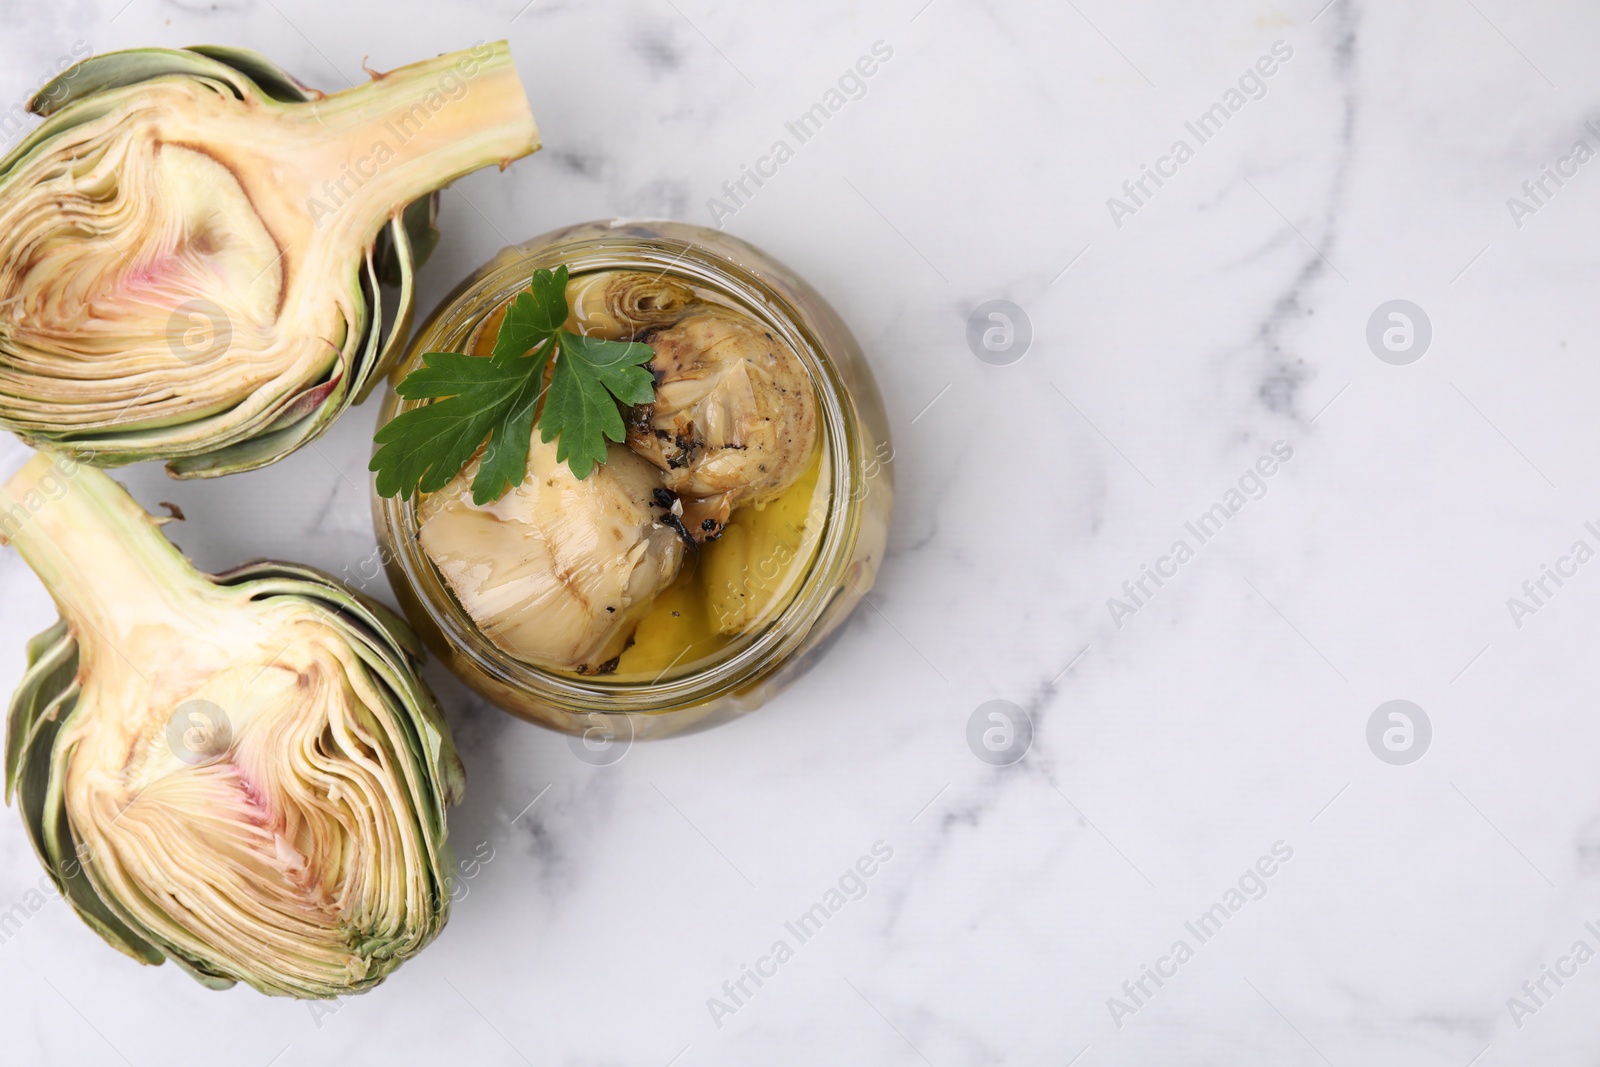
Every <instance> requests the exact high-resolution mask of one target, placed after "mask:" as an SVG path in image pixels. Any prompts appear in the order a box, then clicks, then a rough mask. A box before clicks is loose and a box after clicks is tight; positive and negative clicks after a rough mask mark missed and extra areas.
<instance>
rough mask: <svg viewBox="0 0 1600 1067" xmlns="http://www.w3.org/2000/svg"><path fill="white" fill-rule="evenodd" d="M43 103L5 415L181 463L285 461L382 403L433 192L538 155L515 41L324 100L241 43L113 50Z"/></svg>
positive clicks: (61, 446)
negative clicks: (346, 416) (373, 397)
mask: <svg viewBox="0 0 1600 1067" xmlns="http://www.w3.org/2000/svg"><path fill="white" fill-rule="evenodd" d="M29 107H30V109H31V110H33V111H34V112H35V113H37V114H39V115H42V116H43V117H44V122H43V123H42V124H41V125H40V126H39V127H38V128H37V129H35V130H34V131H33V132H32V133H31V134H30V135H29V136H28V137H26V138H25V139H24V140H23V141H22V142H21V143H20V144H18V145H17V147H16V148H15V149H14V150H13V151H12V152H11V153H10V154H9V155H8V156H6V158H5V159H4V160H0V427H4V428H6V429H10V430H12V431H14V432H16V433H17V434H19V435H20V436H22V437H23V438H25V439H27V440H29V441H30V443H33V444H36V445H40V446H48V447H51V448H53V449H55V450H57V451H65V452H68V453H71V454H73V455H75V456H77V457H79V458H82V459H85V460H88V461H90V462H93V463H95V464H97V465H101V466H116V465H120V464H125V463H132V462H135V461H139V460H145V459H161V460H166V461H167V462H168V470H169V471H170V472H171V473H172V474H173V475H174V476H176V477H212V476H217V475H223V474H228V473H232V472H234V471H241V470H249V469H252V468H255V467H260V466H264V465H266V464H268V463H272V462H274V461H275V460H277V459H280V458H282V457H283V456H285V455H287V454H288V453H289V452H292V451H293V450H294V449H296V448H298V447H300V446H301V445H304V444H305V443H306V442H308V441H310V440H312V439H314V438H315V437H317V436H318V435H320V434H321V433H322V432H324V431H325V430H326V429H327V427H328V426H329V424H331V422H332V421H333V419H335V418H336V417H337V416H338V415H339V414H340V413H342V412H343V411H344V410H345V409H346V408H348V407H349V406H350V405H351V404H353V403H358V402H359V401H360V400H362V399H364V398H365V396H366V394H367V393H368V392H369V391H370V390H371V389H372V387H373V386H374V385H375V384H376V383H377V381H378V380H379V379H380V378H381V377H382V375H383V374H384V373H386V371H387V369H388V367H389V366H390V365H391V364H392V363H393V362H394V360H395V359H397V358H398V356H399V349H400V345H401V344H403V342H404V340H405V338H406V336H407V334H408V333H409V332H410V326H411V317H412V303H413V288H414V287H413V278H414V271H415V269H416V267H417V266H419V265H420V263H421V262H422V260H423V259H424V258H425V257H426V256H427V254H428V252H429V251H430V250H431V249H432V247H433V244H434V242H435V241H437V239H438V232H437V230H436V229H435V228H434V216H435V214H436V207H437V204H436V197H437V190H439V189H441V188H442V187H443V186H445V185H447V184H449V183H450V182H451V181H453V180H455V179H456V178H459V177H461V176H462V175H465V174H467V173H470V172H471V171H474V170H477V169H479V168H481V167H484V166H487V165H490V164H500V165H502V166H504V165H505V164H506V163H509V162H510V161H511V160H513V159H516V158H519V157H521V156H524V155H527V154H528V153H530V152H532V151H534V150H536V149H537V148H538V147H539V140H538V131H537V129H536V128H535V125H534V121H533V116H532V115H531V114H530V113H529V110H528V103H527V98H526V96H525V94H524V92H523V89H522V85H521V83H520V82H519V81H518V78H517V73H516V68H515V66H514V65H513V64H512V60H511V54H510V51H509V49H508V47H507V46H506V44H505V42H499V43H496V44H488V45H478V46H475V47H473V48H471V49H467V50H464V51H461V52H456V53H452V54H449V55H444V56H440V57H438V58H435V59H430V60H427V61H424V62H421V63H416V64H412V65H410V66H407V67H402V68H400V69H398V70H394V71H390V72H388V73H386V74H380V75H374V77H373V80H372V81H370V82H368V83H366V84H363V85H360V86H358V87H356V88H352V89H349V90H347V91H344V92H339V93H334V94H332V95H326V96H325V95H324V94H322V93H320V92H317V91H316V90H313V89H308V88H306V87H305V86H302V85H300V84H299V83H298V82H296V81H295V80H294V79H293V78H292V77H290V76H289V75H287V74H285V73H284V72H283V71H281V70H279V69H278V68H276V67H274V66H273V65H272V64H271V63H270V62H268V61H267V60H266V59H265V58H263V57H262V56H259V55H257V54H255V53H253V52H249V51H245V50H242V49H229V48H215V47H199V48H192V49H179V50H172V49H137V50H132V51H124V52H112V53H108V54H105V55H101V56H95V57H92V58H90V59H87V60H84V61H83V62H82V63H79V64H78V65H76V66H74V67H72V68H71V69H69V70H67V71H65V72H64V73H63V74H61V75H60V76H59V77H58V78H57V79H56V80H55V81H53V82H51V83H50V84H48V85H46V86H44V87H43V88H42V89H41V90H40V91H39V94H38V95H37V96H36V97H35V98H34V99H33V100H32V101H31V102H30V104H29ZM380 283H383V284H387V285H392V286H397V287H398V294H397V296H396V297H395V299H394V302H393V303H392V305H390V306H387V307H386V306H385V305H384V303H383V296H384V293H383V290H382V288H381V285H380Z"/></svg>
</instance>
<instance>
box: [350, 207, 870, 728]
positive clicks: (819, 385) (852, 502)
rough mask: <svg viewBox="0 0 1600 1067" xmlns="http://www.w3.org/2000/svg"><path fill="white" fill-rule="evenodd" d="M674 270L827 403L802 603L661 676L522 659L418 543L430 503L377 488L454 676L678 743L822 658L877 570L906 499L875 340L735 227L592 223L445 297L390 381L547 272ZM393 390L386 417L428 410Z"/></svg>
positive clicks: (541, 712) (556, 714)
mask: <svg viewBox="0 0 1600 1067" xmlns="http://www.w3.org/2000/svg"><path fill="white" fill-rule="evenodd" d="M561 264H565V265H566V266H567V268H568V270H569V271H570V272H571V275H572V276H573V277H574V278H577V277H579V276H580V275H582V274H584V273H586V272H590V271H599V270H637V271H649V272H651V273H657V272H662V273H665V274H667V275H668V276H672V277H674V278H675V279H676V280H678V281H681V282H683V283H685V284H687V285H690V286H692V287H695V288H697V289H701V290H704V291H709V292H711V293H714V294H715V295H716V296H717V297H718V299H719V300H721V301H725V302H726V303H728V304H731V305H733V306H735V307H736V308H738V310H740V311H741V312H743V313H744V314H746V315H748V316H750V317H751V318H753V319H755V320H756V321H757V322H759V323H760V324H762V325H763V326H765V327H766V328H768V329H771V330H774V331H776V332H777V333H778V334H779V335H780V336H781V337H782V338H783V339H784V340H785V341H787V342H788V343H789V345H790V346H791V347H792V348H793V349H794V351H795V352H796V353H797V354H798V355H799V357H800V359H801V362H802V363H803V364H804V365H805V369H806V372H807V373H808V375H809V376H810V378H811V383H812V385H813V387H814V389H815V396H816V401H817V414H818V419H817V421H818V426H819V436H820V444H821V453H820V455H821V460H820V462H821V464H822V466H823V470H822V472H821V475H822V484H826V485H828V486H829V492H828V493H827V495H826V497H825V512H826V514H825V516H824V517H823V518H822V521H821V524H820V526H819V535H818V537H817V541H816V546H815V549H814V550H813V551H812V552H811V560H810V565H809V567H808V568H807V569H806V570H805V571H804V573H803V575H802V576H801V577H800V578H799V580H798V582H797V585H796V588H795V591H794V592H793V593H792V595H789V597H788V600H787V603H785V604H783V606H782V607H780V608H777V609H776V610H775V611H774V613H773V614H772V615H771V616H770V617H769V618H767V619H765V620H764V621H761V622H759V623H758V625H757V627H756V629H755V630H753V631H752V632H750V633H748V634H741V635H740V637H739V639H738V640H737V641H735V642H733V643H732V644H730V645H729V646H728V647H727V648H726V649H725V650H723V652H722V653H720V654H717V655H714V656H712V657H709V658H707V659H705V660H703V661H700V662H696V663H695V664H694V666H693V667H692V668H691V669H688V670H686V671H684V672H682V673H680V674H677V675H674V676H671V677H667V676H665V672H664V673H663V676H662V677H659V678H646V679H640V678H637V677H635V678H618V677H612V676H607V675H589V676H579V675H573V674H569V673H565V672H561V671H556V670H548V669H544V668H541V667H537V666H534V665H532V664H529V663H526V662H524V661H522V660H519V659H517V658H515V657H513V656H511V655H510V654H509V653H507V652H505V651H504V650H502V649H501V648H500V647H499V646H498V645H496V644H494V643H493V642H492V641H491V640H490V639H489V638H488V637H487V636H486V635H485V634H484V633H483V632H482V631H481V630H479V628H478V627H477V625H476V624H475V623H474V622H473V621H472V619H471V617H470V616H469V615H468V614H467V612H466V610H465V609H464V608H463V607H462V606H461V605H460V604H459V603H458V602H457V600H456V598H455V596H454V595H453V594H452V593H451V591H450V589H449V587H448V585H447V584H446V583H445V581H444V579H443V577H442V576H441V574H440V573H439V571H438V569H437V568H436V567H435V566H434V564H433V562H432V560H431V559H430V558H429V557H428V556H427V554H426V553H425V552H424V551H423V549H422V546H421V544H420V542H419V539H418V535H419V517H418V510H417V503H416V501H415V500H408V501H401V500H399V499H397V498H383V497H379V496H377V495H376V494H374V496H373V499H372V506H373V519H374V523H375V525H376V527H377V535H378V542H379V546H380V549H381V553H382V558H383V560H384V564H385V568H386V570H387V572H388V575H389V580H390V583H391V584H392V585H393V587H394V592H395V596H396V597H397V598H398V599H399V602H400V605H401V607H402V608H403V609H404V610H405V613H406V615H407V616H408V617H409V618H410V619H411V622H412V624H413V625H415V626H416V628H417V630H418V632H419V633H421V635H422V637H423V639H424V640H425V641H426V642H427V644H428V646H429V648H430V649H431V650H432V651H433V653H434V654H435V655H437V656H438V657H439V658H440V659H441V660H443V661H444V663H445V664H446V665H447V666H448V667H449V668H450V669H451V670H452V671H454V672H455V674H456V675H457V676H458V677H460V678H461V680H462V681H464V682H466V684H467V685H469V686H471V687H472V688H473V689H474V690H476V691H477V692H479V693H481V694H482V695H483V696H484V697H486V698H488V699H489V700H490V701H492V702H493V703H495V704H497V705H499V706H500V707H502V708H504V709H505V710H506V711H509V712H511V713H512V714H514V715H518V716H520V717H522V718H524V719H528V720H530V721H532V722H536V723H539V724H541V725H544V726H548V727H550V728H552V729H556V730H562V731H565V732H567V733H571V734H577V735H582V736H585V737H586V738H590V739H600V740H621V739H632V738H634V737H638V738H650V737H665V736H669V735H671V734H676V733H683V732H685V731H689V730H699V729H705V728H707V727H710V726H714V725H717V724H718V723H722V722H725V721H727V720H728V719H731V718H733V717H734V716H737V715H742V714H744V713H746V712H750V711H754V710H755V709H756V708H758V707H760V706H761V705H762V704H764V703H765V702H766V701H767V700H769V699H771V697H772V696H773V695H774V694H776V693H777V692H778V691H779V690H781V689H782V688H783V687H784V686H785V685H787V684H788V683H789V682H791V681H793V680H794V679H795V678H796V677H798V676H799V674H800V673H801V672H802V671H804V670H805V669H806V668H807V667H809V666H810V665H811V664H812V663H813V662H814V661H815V660H816V658H817V657H818V655H820V654H821V652H822V651H823V650H824V648H825V647H826V645H827V643H828V638H829V637H830V636H833V635H835V634H836V633H837V632H838V629H839V626H840V624H842V623H843V622H844V621H845V619H846V618H848V617H849V615H850V613H851V612H852V611H853V610H855V608H856V606H857V605H858V604H859V603H860V601H861V599H862V598H863V597H864V596H865V595H866V593H867V591H868V590H869V589H871V588H872V584H873V581H874V580H875V579H876V577H877V572H878V566H879V564H880V562H881V561H882V559H883V549H884V544H885V542H886V540H887V538H888V533H889V514H890V510H891V508H892V505H893V499H894V487H893V476H892V467H893V458H894V452H893V448H892V446H891V445H890V441H889V426H888V418H887V416H886V414H885V412H884V408H883V400H882V398H881V397H880V396H879V394H878V388H877V385H876V383H875V382H874V381H873V378H872V372H871V370H870V369H869V367H868V366H867V363H866V359H865V357H864V356H863V355H862V352H861V348H860V346H859V345H858V344H857V343H856V340H855V338H854V337H852V336H851V334H850V331H849V329H848V328H847V327H846V326H845V325H844V323H843V321H842V320H840V318H839V316H838V315H837V314H836V313H835V312H834V311H833V309H832V308H830V307H829V306H828V304H827V302H826V301H824V300H823V298H822V296H821V295H820V294H819V293H817V291H816V290H815V289H813V288H811V286H810V285H808V284H806V283H805V282H804V281H803V280H801V279H800V277H799V276H798V275H796V274H794V273H793V272H792V271H790V270H789V269H788V268H787V267H784V266H783V265H782V264H780V263H778V262H776V261H775V260H773V259H772V258H771V257H770V256H768V255H766V254H765V253H763V252H761V251H759V250H758V249H756V248H754V247H752V246H751V245H749V244H746V243H745V242H743V241H741V240H739V239H737V238H735V237H730V236H729V235H727V234H725V233H720V232H718V231H716V230H709V229H706V228H704V227H700V226H692V225H688V224H686V223H679V222H664V221H663V222H657V221H639V220H620V219H619V220H611V221H601V222H590V223H584V224H581V225H578V226H572V227H568V228H565V229H561V230H556V231H554V232H552V233H548V234H545V235H544V236H542V237H536V238H534V239H533V240H531V241H529V242H527V243H526V244H522V245H517V246H513V247H510V248H506V249H504V250H503V251H501V252H500V254H499V255H497V256H495V258H494V259H492V260H490V261H489V262H488V263H487V264H485V265H484V266H483V267H481V268H480V269H479V270H478V271H477V272H475V273H474V274H473V275H472V276H471V277H469V278H467V279H466V281H464V282H463V283H462V284H461V285H460V286H458V287H457V288H456V290H455V291H454V292H453V293H451V294H450V295H449V296H448V297H446V298H445V300H444V301H443V303H441V304H440V306H439V307H438V308H437V309H436V310H435V311H434V312H433V314H432V315H431V316H430V317H429V319H428V321H427V322H426V323H424V324H423V326H422V328H421V330H419V331H418V333H417V335H416V337H415V338H413V340H412V342H411V345H410V347H409V349H408V350H407V352H406V356H405V359H404V360H403V361H402V362H401V364H400V366H399V367H397V368H396V370H395V371H394V374H393V376H392V378H391V381H399V380H400V379H401V378H403V377H404V376H405V375H406V374H408V373H409V372H410V371H411V370H413V369H415V368H416V367H417V366H418V365H419V364H420V362H421V356H422V353H424V352H438V351H447V352H464V351H468V350H469V346H470V345H471V344H472V343H473V342H474V340H475V335H476V334H477V333H478V332H479V331H480V330H481V329H482V328H483V327H484V324H485V323H486V322H487V320H489V318H490V317H491V316H492V315H493V314H494V313H495V312H496V311H497V310H499V309H500V308H501V307H503V306H504V305H505V304H506V303H507V302H508V301H509V300H510V299H511V298H512V297H513V296H514V295H515V294H516V293H518V292H519V291H521V290H523V289H524V288H526V286H527V284H528V278H529V275H530V274H531V273H532V272H533V271H534V270H536V269H538V268H541V267H543V268H548V269H551V270H553V269H555V268H556V267H557V266H559V265H561ZM418 403H419V402H418V401H402V400H401V399H400V398H399V397H398V396H396V395H395V393H394V392H393V391H392V390H391V391H390V392H389V393H388V395H387V396H386V397H385V398H384V401H383V405H382V409H381V411H380V412H379V425H380V426H381V425H383V424H384V423H386V422H388V421H389V419H391V418H393V417H394V416H395V415H396V414H398V413H399V412H401V411H404V410H407V409H409V408H411V407H414V406H416V405H417V404H418Z"/></svg>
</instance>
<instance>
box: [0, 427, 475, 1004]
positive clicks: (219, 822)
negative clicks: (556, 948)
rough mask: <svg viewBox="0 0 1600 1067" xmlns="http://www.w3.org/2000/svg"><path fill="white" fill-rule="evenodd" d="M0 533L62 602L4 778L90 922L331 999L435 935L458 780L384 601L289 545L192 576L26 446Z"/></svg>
mask: <svg viewBox="0 0 1600 1067" xmlns="http://www.w3.org/2000/svg"><path fill="white" fill-rule="evenodd" d="M3 539H9V540H10V541H11V543H12V544H14V545H16V547H17V548H18V550H19V551H20V552H21V554H22V557H23V558H24V559H25V560H26V561H27V562H28V564H29V565H30V566H31V567H32V568H33V569H34V571H35V572H36V573H37V574H38V575H39V577H40V578H41V579H42V580H43V581H44V583H45V585H46V586H47V587H48V588H49V590H50V592H51V595H52V596H53V597H54V599H55V601H56V604H57V606H58V607H59V609H60V611H61V615H62V619H61V621H60V622H58V623H57V624H56V625H55V626H53V627H51V628H50V629H49V630H47V631H45V632H44V633H42V634H40V635H39V636H38V637H37V638H35V639H34V641H33V642H32V643H31V644H30V645H29V648H28V662H29V667H28V670H27V672H26V674H25V675H24V677H23V680H22V683H21V685H20V686H19V687H18V689H17V692H16V695H15V697H14V698H13V699H12V702H11V707H10V712H9V716H8V722H7V737H6V767H5V771H6V798H7V801H8V802H10V801H11V800H12V798H13V797H15V799H16V801H17V803H18V805H19V807H20V809H21V812H22V816H23V821H24V823H25V824H26V827H27V831H28V835H29V837H30V838H31V839H32V841H33V845H34V848H35V849H36V850H37V851H38V854H39V857H40V859H41V860H42V861H43V862H44V864H45V866H46V868H47V869H48V870H49V872H50V874H51V876H52V878H54V880H55V882H56V885H57V886H58V887H59V889H60V891H61V894H62V896H63V897H64V898H65V899H66V900H67V901H68V902H70V903H71V905H72V907H73V908H74V909H75V910H76V911H77V912H78V914H79V915H80V916H81V917H82V918H83V919H84V921H85V922H87V923H88V924H89V925H90V926H91V927H93V928H94V930H95V931H96V932H98V933H99V934H100V936H101V937H103V938H105V939H106V941H108V942H110V943H111V945H113V946H114V947H116V948H118V949H120V950H122V951H123V952H125V953H127V954H128V955H130V956H132V957H133V958H134V959H136V960H140V961H141V962H144V963H160V962H162V960H163V959H164V958H165V959H172V960H174V961H175V962H177V963H178V964H179V965H180V966H182V967H184V968H185V969H187V970H188V971H189V972H191V973H192V974H193V975H194V976H195V977H196V978H198V979H199V980H200V981H201V982H203V983H204V984H206V985H209V986H212V987H215V988H223V987H226V986H229V985H232V984H233V983H234V982H245V983H248V984H249V985H251V986H254V987H255V988H256V989H259V990H261V991H262V992H264V993H271V994H281V995H289V996H297V997H332V996H338V995H342V994H346V993H352V992H358V991H360V990H363V989H366V988H369V987H371V986H373V985H376V984H377V983H379V982H381V981H382V980H383V979H384V978H385V977H386V976H387V975H388V974H389V973H390V972H391V971H393V970H394V969H395V968H396V967H397V966H399V965H400V963H402V962H403V961H404V960H406V959H408V958H409V957H411V956H412V955H414V954H415V953H417V952H418V951H420V950H421V949H422V948H423V946H425V945H426V944H428V942H430V941H431V940H432V939H433V938H434V937H435V936H436V935H437V934H438V933H439V931H440V929H441V928H442V927H443V926H444V923H445V919H446V917H447V914H448V911H449V904H450V876H451V865H452V861H451V858H450V853H449V850H448V848H447V846H446V842H445V837H446V834H445V808H446V806H447V805H450V804H453V803H455V802H457V801H458V800H459V798H460V796H461V793H462V790H463V788H464V778H463V774H462V770H461V765H460V761H459V760H458V758H457V757H456V754H455V749H454V747H453V745H452V744H451V740H450V735H449V731H448V728H447V727H446V725H445V723H444V721H443V719H442V717H441V716H440V714H439V710H438V707H437V705H436V704H435V703H434V700H433V697H432V696H431V694H430V693H429V692H428V690H427V688H426V687H425V685H424V684H423V682H422V680H421V679H420V678H419V676H418V674H417V669H418V666H419V664H420V660H421V655H422V653H421V648H420V646H419V645H418V644H417V642H416V638H415V637H414V636H413V634H412V633H411V631H410V630H409V629H408V628H407V627H406V625H405V624H404V623H403V622H401V621H400V620H399V619H398V618H397V617H396V616H394V615H393V614H391V613H390V612H389V611H388V610H386V609H384V608H383V607H381V606H380V605H378V604H376V603H375V602H373V601H371V600H368V599H366V598H364V597H361V596H359V595H356V594H353V593H351V592H348V591H346V590H344V589H341V588H340V587H338V586H337V585H336V584H335V582H334V581H333V580H332V579H331V578H328V577H327V576H325V575H323V574H321V573H319V572H317V571H313V570H310V569H308V568H305V567H299V566H295V565H293V564H285V563H255V564H251V565H249V566H246V567H242V568H240V569H238V570H235V571H231V572H229V573H226V574H222V575H217V576H208V575H204V574H201V573H199V572H198V571H196V570H195V569H194V568H193V566H191V565H190V563H189V561H188V560H187V559H185V558H184V557H183V555H182V553H180V552H179V551H178V550H177V549H176V548H174V547H173V546H172V544H171V543H170V542H168V541H167V539H166V538H165V537H164V536H163V535H162V533H161V531H160V530H159V528H158V523H157V520H155V519H152V518H151V517H150V516H149V515H146V514H145V512H144V511H143V509H141V508H140V507H139V506H138V504H136V503H135V502H134V501H133V500H132V499H131V498H130V497H129V496H128V494H127V493H126V492H124V491H123V490H122V488H121V487H120V486H118V485H117V484H116V483H115V482H113V481H112V480H111V479H110V478H108V477H107V476H106V475H104V474H102V473H101V472H100V471H98V470H95V469H93V468H90V467H87V466H83V465H79V464H74V463H71V462H70V461H66V460H63V459H52V458H50V457H47V456H44V455H40V456H36V457H35V458H33V459H32V460H30V461H29V462H28V464H27V465H26V466H24V467H23V468H22V470H21V471H20V472H19V473H18V474H17V475H16V476H15V477H14V478H13V479H12V480H11V481H10V482H9V483H7V484H6V486H5V487H4V488H3V489H0V540H3Z"/></svg>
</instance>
